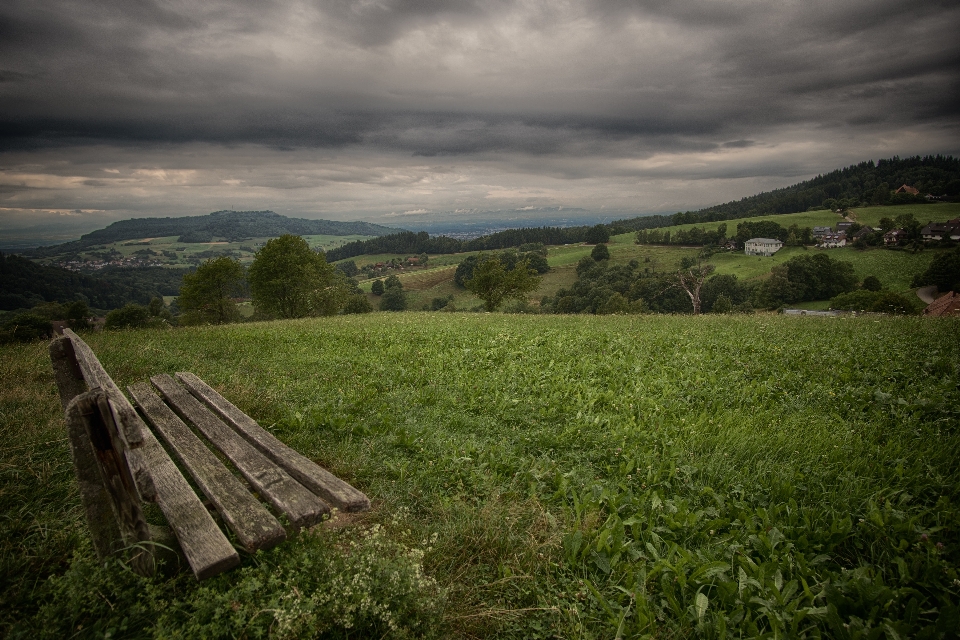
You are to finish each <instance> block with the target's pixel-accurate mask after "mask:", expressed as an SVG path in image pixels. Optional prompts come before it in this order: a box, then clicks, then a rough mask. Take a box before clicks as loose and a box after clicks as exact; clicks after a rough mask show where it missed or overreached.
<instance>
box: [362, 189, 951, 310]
mask: <svg viewBox="0 0 960 640" xmlns="http://www.w3.org/2000/svg"><path fill="white" fill-rule="evenodd" d="M902 213H912V214H914V216H915V217H916V218H917V219H918V220H920V221H921V222H923V223H926V222H928V221H930V220H947V219H949V218H953V217H957V216H960V204H936V205H907V206H897V207H869V208H865V209H857V210H854V211H853V212H852V213H851V217H854V218H855V219H857V220H860V221H861V222H863V223H865V224H873V225H875V224H877V222H878V221H879V220H880V218H882V217H896V216H898V215H900V214H902ZM757 220H772V221H774V222H777V223H779V224H781V225H784V226H790V225H792V224H798V225H800V226H801V227H804V226H810V227H812V226H817V225H835V224H836V223H837V222H839V221H841V220H842V218H841V217H840V216H839V215H837V214H835V213H833V212H830V211H811V212H805V213H795V214H788V215H773V216H759V217H755V218H743V219H738V220H728V221H727V229H728V233H729V232H731V231H734V230H736V227H737V224H739V223H740V222H744V221H757ZM694 226H704V225H681V226H678V227H670V229H671V230H675V229H681V228H683V229H687V228H691V227H694ZM706 226H707V227H708V228H713V226H715V225H713V224H712V223H711V224H707V225H706ZM634 239H635V234H633V233H625V234H621V235H618V236H613V237H612V238H611V239H610V244H609V248H610V255H611V260H612V262H614V263H626V262H629V261H630V260H634V259H635V260H638V261H640V262H641V263H643V264H647V263H649V265H650V267H651V268H654V269H657V270H661V271H666V270H672V269H674V268H676V265H677V264H678V263H679V262H680V260H681V258H683V257H692V256H696V254H697V249H696V248H685V247H677V246H656V245H644V246H638V245H636V244H635V243H634ZM591 249H592V246H588V245H563V246H555V247H549V254H548V256H547V261H548V263H549V264H550V267H551V268H552V271H551V272H550V273H547V274H545V275H544V276H543V282H542V284H541V286H540V288H539V289H538V290H537V291H536V292H534V293H533V294H532V295H531V296H530V301H531V302H533V303H536V302H537V301H539V300H540V298H542V297H543V296H552V295H554V294H556V292H557V290H559V289H560V288H563V287H569V286H570V285H572V284H573V283H574V282H575V281H576V271H575V267H576V263H577V261H579V260H580V259H581V258H583V257H584V256H588V255H590V251H591ZM805 251H815V249H804V248H802V247H785V248H784V249H781V250H780V251H778V252H777V253H776V254H775V255H774V256H772V257H769V258H767V257H753V256H750V257H748V256H744V255H743V253H739V252H738V253H718V254H716V255H714V256H712V257H711V258H710V262H711V263H712V264H714V265H716V267H717V273H720V274H730V275H735V276H737V277H738V278H740V279H741V280H751V279H755V278H763V277H766V275H767V274H769V273H770V269H771V268H772V267H773V266H774V265H777V264H782V263H784V262H786V261H787V260H789V259H790V258H792V257H794V256H796V255H801V254H803V253H804V252H805ZM467 255H472V253H464V254H455V255H447V256H436V257H431V259H430V267H429V269H428V270H426V271H423V272H420V271H416V270H414V271H408V272H405V273H401V274H398V275H399V277H400V279H401V281H402V282H403V283H404V287H405V289H406V290H407V291H408V293H409V294H410V308H411V309H420V308H422V307H423V305H425V304H429V302H430V300H432V299H433V298H436V297H446V296H449V295H453V296H454V300H453V303H454V305H455V306H456V308H458V309H473V308H476V307H478V306H480V304H481V302H480V300H478V299H477V298H476V297H475V296H472V295H470V294H469V293H468V292H465V291H463V290H462V289H460V288H459V287H456V286H455V285H454V284H453V281H452V280H453V272H454V271H455V269H453V268H452V266H453V265H456V264H457V263H458V262H459V261H460V260H462V259H463V258H464V257H466V256H467ZM829 255H830V256H831V257H832V258H836V259H839V260H845V261H847V262H850V263H852V264H853V266H854V269H855V270H856V272H857V275H858V277H860V278H864V277H866V276H869V275H875V276H877V277H879V278H880V280H881V282H883V284H884V286H886V287H888V288H890V289H891V290H893V291H897V292H907V291H909V290H910V289H911V287H910V283H911V281H912V280H913V276H914V275H915V274H917V273H920V272H922V271H923V270H925V269H926V268H927V266H928V265H929V264H930V261H931V260H932V259H933V257H934V255H936V252H935V251H924V252H921V253H917V254H912V253H908V252H906V251H888V250H882V249H871V250H868V251H857V250H855V249H853V248H852V247H844V248H842V249H830V250H829ZM403 257H405V256H401V255H386V256H360V257H357V258H355V260H356V262H357V264H358V266H362V265H363V264H367V263H373V262H380V261H383V260H389V259H390V258H403ZM442 265H444V266H445V265H449V269H447V270H444V269H438V268H437V267H438V266H442ZM421 273H422V274H423V275H422V276H421V275H417V274H421ZM427 274H431V275H427ZM441 274H446V279H444V278H442V277H441ZM361 288H362V289H363V290H364V291H369V289H370V285H369V282H363V283H361ZM370 300H371V303H372V304H373V305H374V308H376V303H377V300H376V298H374V297H373V296H371V297H370ZM821 302H822V301H821ZM810 304H812V305H813V306H814V307H816V308H819V307H821V306H823V305H822V304H820V303H819V302H818V303H810ZM808 307H809V308H813V307H810V305H809V304H808V305H806V306H805V307H804V308H808Z"/></svg>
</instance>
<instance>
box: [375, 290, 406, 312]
mask: <svg viewBox="0 0 960 640" xmlns="http://www.w3.org/2000/svg"><path fill="white" fill-rule="evenodd" d="M406 308H407V294H405V293H404V292H403V289H402V288H401V287H387V288H386V289H384V290H383V295H382V296H381V297H380V311H405V310H406Z"/></svg>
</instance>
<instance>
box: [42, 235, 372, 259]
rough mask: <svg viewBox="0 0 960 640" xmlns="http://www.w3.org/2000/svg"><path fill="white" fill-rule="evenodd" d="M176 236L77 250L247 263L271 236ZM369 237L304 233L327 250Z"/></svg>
mask: <svg viewBox="0 0 960 640" xmlns="http://www.w3.org/2000/svg"><path fill="white" fill-rule="evenodd" d="M178 237H179V236H165V237H158V238H140V239H137V240H124V241H121V242H112V243H109V244H103V245H96V246H95V247H91V248H89V249H86V250H83V251H80V252H78V253H79V255H80V257H81V258H87V259H95V258H96V255H95V254H99V253H103V252H110V251H111V250H113V251H117V252H118V253H119V254H120V255H121V256H122V257H124V258H129V257H132V256H133V255H134V253H135V252H137V251H144V250H148V251H151V252H153V255H152V256H149V257H150V259H151V260H153V261H155V262H156V263H158V264H162V265H164V266H170V267H186V266H190V265H191V264H192V263H191V260H190V259H191V258H199V259H201V260H203V259H206V258H207V257H211V255H213V254H219V253H225V252H228V251H229V252H232V253H233V254H235V255H237V256H239V259H240V261H241V262H244V263H249V262H252V261H253V254H254V252H255V250H256V249H257V248H258V247H259V246H261V245H263V243H265V242H266V241H267V240H269V239H270V238H249V239H247V240H243V241H242V242H226V241H215V242H178V241H177V238H178ZM371 237H372V236H358V235H352V236H330V235H310V236H303V238H304V239H305V240H306V241H307V243H308V244H309V245H310V246H311V247H313V248H314V249H323V250H325V251H326V250H329V249H332V248H334V247H339V246H341V245H344V244H346V243H348V242H354V241H356V240H368V239H370V238H371ZM164 251H168V252H173V253H175V254H176V257H170V256H166V255H163V253H162V252H164ZM62 258H63V256H53V257H48V258H44V259H42V260H39V262H41V263H43V264H54V263H58V262H59V261H60V260H61V259H62Z"/></svg>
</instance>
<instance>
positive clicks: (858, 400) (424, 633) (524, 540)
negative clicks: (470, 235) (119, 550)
mask: <svg viewBox="0 0 960 640" xmlns="http://www.w3.org/2000/svg"><path fill="white" fill-rule="evenodd" d="M86 339H87V340H88V342H89V344H90V345H91V346H92V347H93V349H94V351H95V352H96V353H97V354H98V355H99V357H100V358H101V360H102V362H103V364H104V366H105V367H106V369H107V371H108V372H110V373H111V374H112V375H113V377H114V378H115V380H116V381H117V382H118V383H119V384H120V385H121V386H125V385H128V384H131V383H133V382H135V381H139V380H143V379H145V378H146V377H147V376H148V375H152V374H156V373H160V372H170V373H172V372H176V371H184V370H186V371H193V372H194V373H196V374H197V375H199V376H200V377H201V378H203V379H204V380H206V381H207V382H209V383H210V384H211V385H213V386H214V387H216V388H217V389H219V390H220V391H221V392H222V393H223V394H224V395H225V396H226V397H227V398H228V399H230V400H232V401H233V402H234V403H236V404H237V405H238V406H240V407H241V408H242V409H243V410H245V411H246V412H247V413H249V414H250V415H251V416H253V417H254V418H256V419H257V420H259V421H260V422H261V424H263V425H264V426H265V427H267V428H268V429H270V430H272V431H273V432H274V433H275V434H276V435H277V436H278V437H279V438H280V439H282V440H284V441H285V442H287V443H288V444H290V445H291V446H293V447H294V448H296V449H297V450H299V451H301V452H302V453H304V454H305V455H307V456H309V457H311V458H312V459H315V460H317V461H318V462H320V463H321V464H324V465H325V466H327V467H328V468H329V469H331V470H332V471H333V472H335V473H337V474H338V475H341V476H342V477H344V478H345V479H347V480H348V481H350V482H351V483H353V484H355V485H356V486H357V487H358V488H360V489H361V490H363V491H365V492H366V493H367V494H368V495H369V496H370V497H371V499H372V501H373V505H374V508H373V510H372V512H370V513H367V514H362V515H359V516H350V517H339V518H337V519H335V520H334V521H332V522H331V523H328V524H326V525H321V526H318V527H316V528H315V530H313V531H311V532H306V533H302V534H301V535H300V536H298V537H297V538H296V539H295V540H293V541H288V542H287V543H284V544H283V545H281V546H280V547H278V548H275V549H273V550H271V551H268V552H259V553H257V554H254V555H249V554H243V565H242V567H241V568H239V569H236V570H233V571H232V572H229V573H227V574H225V575H223V576H220V577H217V578H214V579H212V580H209V581H207V582H204V583H201V584H197V583H196V582H195V580H194V579H193V577H192V575H190V574H189V572H186V573H180V574H175V575H173V576H168V577H159V578H155V579H150V580H148V579H142V578H138V577H136V576H135V575H133V574H132V573H130V572H129V571H128V570H127V569H126V568H125V567H124V566H122V565H121V564H120V563H117V562H111V563H108V564H107V565H106V566H99V565H98V563H97V562H96V561H95V559H94V556H93V551H92V548H91V545H90V543H89V541H88V539H87V537H86V531H85V527H84V523H83V521H82V515H81V509H80V504H79V498H78V494H77V488H76V485H75V482H74V480H73V473H72V470H71V462H70V455H69V451H68V449H67V444H66V442H65V440H64V437H65V434H64V426H63V420H62V412H61V410H60V405H59V401H58V397H57V392H56V389H55V385H54V381H53V374H52V371H51V369H50V365H49V361H48V358H47V355H46V345H44V344H41V343H35V344H26V345H10V346H4V347H0V379H2V381H3V384H2V385H0V456H2V457H0V482H2V484H0V503H2V513H3V514H4V517H3V519H2V521H0V584H2V587H0V635H4V636H6V637H30V638H36V637H57V638H60V637H114V638H118V637H202V638H209V637H250V638H253V637H266V636H271V637H291V638H298V637H310V636H318V637H343V638H346V637H351V638H366V637H432V636H435V637H451V638H454V637H455V638H471V637H473V638H480V637H502V638H614V637H623V638H634V637H655V638H684V637H694V636H697V637H701V636H702V637H709V638H721V637H747V636H749V637H754V636H770V637H843V638H860V637H863V638H866V637H870V638H880V637H885V638H897V637H931V638H943V637H955V635H951V634H955V632H956V629H957V628H958V627H960V624H958V623H960V618H958V615H960V610H958V604H960V575H958V565H960V483H958V480H960V432H958V427H960V409H958V408H960V386H958V382H960V371H958V363H960V323H958V322H957V321H956V320H942V321H937V320H933V321H931V320H930V319H923V318H917V317H900V318H897V317H889V318H888V317H883V318H876V319H874V318H850V319H846V318H844V319H838V318H799V317H784V316H773V315H756V316H735V317H730V316H714V317H707V316H704V317H696V318H695V317H680V316H601V317H588V316H517V315H506V314H451V313H436V314H429V313H404V314H369V315H366V316H341V317H335V318H329V319H309V320H299V321H287V322H270V323H250V324H241V325H230V326H225V327H198V328H182V329H175V330H167V331H160V330H154V331H150V330H146V331H129V332H118V333H96V334H90V335H89V336H86ZM153 515H154V517H158V516H157V515H156V514H153Z"/></svg>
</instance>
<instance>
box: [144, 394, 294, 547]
mask: <svg viewBox="0 0 960 640" xmlns="http://www.w3.org/2000/svg"><path fill="white" fill-rule="evenodd" d="M127 390H128V391H129V392H130V395H131V396H132V397H133V400H134V401H135V402H136V403H137V405H139V407H140V409H141V411H143V414H144V417H145V418H146V420H147V422H148V423H149V424H150V426H152V427H153V431H154V432H155V433H157V434H158V435H159V436H160V437H161V438H162V439H163V441H164V442H166V443H167V444H168V445H169V446H170V448H171V449H172V450H173V452H174V454H175V455H176V456H177V458H178V459H179V461H180V462H181V464H182V465H183V467H185V468H186V470H187V471H188V472H189V473H190V475H191V476H192V477H193V479H194V480H195V481H196V483H197V486H199V487H200V490H201V491H203V493H204V495H205V496H207V498H208V499H209V500H210V502H211V503H213V506H214V507H215V508H216V509H217V511H218V512H219V513H220V515H221V516H223V519H224V521H226V523H227V524H228V525H229V526H230V528H231V529H232V530H233V532H234V533H236V534H237V538H239V539H240V543H241V544H242V545H243V546H244V547H245V548H246V549H247V550H248V551H255V550H257V549H269V548H271V547H274V546H276V545H277V544H279V543H281V542H283V541H284V540H285V539H286V537H287V533H286V531H284V529H283V527H282V526H281V525H280V523H279V522H278V521H277V519H276V518H274V517H273V516H272V515H271V514H270V512H269V511H267V509H266V508H265V507H264V506H263V505H262V504H261V503H260V502H259V501H258V500H257V499H256V498H255V497H254V496H253V495H252V494H251V493H250V492H249V491H248V490H247V488H246V487H245V486H244V485H243V483H242V482H240V480H238V479H237V477H236V476H234V475H233V474H232V473H230V471H229V470H228V469H227V468H226V467H224V466H223V463H221V462H220V460H219V459H217V456H215V455H213V453H212V452H211V451H210V450H209V449H208V448H207V446H206V445H205V444H204V443H203V441H202V440H200V438H198V437H197V436H196V434H194V432H193V431H191V430H190V427H188V426H187V425H185V424H184V423H183V421H182V420H180V418H178V417H177V415H176V414H175V413H174V412H173V411H171V410H170V408H169V407H168V406H167V405H165V404H163V401H162V400H161V399H160V398H159V397H158V396H157V394H156V393H154V391H153V388H152V387H151V386H150V385H149V384H147V383H146V382H138V383H137V384H135V385H132V386H130V387H127Z"/></svg>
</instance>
